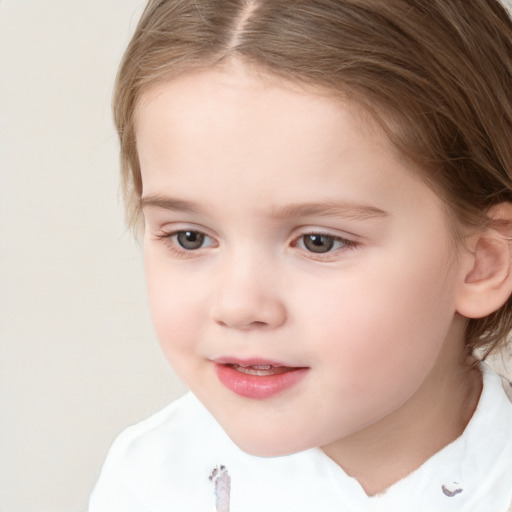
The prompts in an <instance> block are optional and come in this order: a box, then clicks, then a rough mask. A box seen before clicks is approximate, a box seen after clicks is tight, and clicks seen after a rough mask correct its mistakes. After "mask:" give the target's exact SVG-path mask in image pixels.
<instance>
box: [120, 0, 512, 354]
mask: <svg viewBox="0 0 512 512" xmlns="http://www.w3.org/2000/svg"><path fill="white" fill-rule="evenodd" d="M231 56H233V57H236V58H238V59H241V60H242V61H245V62H247V63H250V64H253V65H256V66H258V67H259V68H260V69H263V70H265V71H267V72H270V73H271V74H273V75H278V76H280V77H283V78H285V79H288V80H293V81H300V82H303V83H310V84H314V85H317V86H318V85H319V86H322V87H325V88H327V89H328V90H330V91H333V93H340V92H341V93H343V94H344V95H346V96H348V97H350V98H352V99H354V100H356V101H358V102H359V103H361V104H362V105H364V106H365V107H366V108H367V109H368V110H369V111H370V112H371V113H372V114H373V115H374V116H375V117H376V118H377V119H378V120H379V122H380V123H381V124H382V126H383V128H384V129H385V130H386V133H387V134H388V135H389V137H390V139H391V140H392V142H393V143H394V144H395V145H396V147H397V148H398V149H399V151H400V152H401V153H402V154H403V155H404V156H406V157H407V158H409V159H410V160H411V161H412V162H414V163H415V164H417V166H418V167H419V168H420V169H421V172H422V176H423V178H424V179H425V181H426V182H427V183H428V184H429V185H430V186H431V187H433V188H434V189H435V190H436V191H437V192H438V193H439V194H440V196H441V197H443V199H444V200H445V202H446V204H447V205H448V208H449V211H450V212H451V214H452V215H453V217H454V219H455V220H456V221H457V222H454V225H456V224H457V223H459V224H463V225H469V226H480V227H481V226H484V225H486V224H487V223H488V222H489V219H488V216H487V212H488V211H489V209H490V208H491V207H492V206H493V205H496V204H499V203H500V202H505V201H506V202H512V179H511V178H512V21H511V19H510V17H509V16H508V14H507V12H506V10H505V8H504V7H503V6H502V5H501V4H500V3H499V1H498V0H386V1H382V0H252V1H251V0H150V1H149V3H148V5H147V6H146V9H145V11H144V13H143V15H142V18H141V20H140V22H139V24H138V26H137V29H136V31H135V34H134V36H133V38H132V40H131V42H130V44H129V46H128V48H127V50H126V53H125V55H124V58H123V61H122V63H121V66H120V69H119V73H118V76H117V81H116V87H115V93H114V102H113V106H114V118H115V123H116V127H117V130H118V133H119V137H120V142H121V166H122V177H123V178H122V184H123V191H124V196H125V201H126V209H127V218H128V223H129V224H130V225H131V226H132V227H135V226H136V225H137V224H138V223H139V221H140V218H141V210H140V197H141V194H142V181H141V174H140V167H139V162H138V157H137V147H136V141H135V125H134V123H135V110H136V106H137V103H138V101H139V99H140V97H141V95H142V94H143V93H144V92H145V91H146V90H147V89H148V87H150V86H153V85H155V84H156V83H158V82H162V81H165V80H169V79H170V78H172V77H174V76H178V75H179V74H180V73H184V72H186V71H188V70H191V69H194V68H201V67H208V66H214V65H215V64H217V63H219V62H221V61H222V60H224V59H226V58H229V57H231ZM511 326H512V299H509V300H508V302H507V303H506V304H505V305H504V306H503V307H502V308H501V309H500V310H498V311H497V312H495V313H493V314H491V315H489V316H488V317H486V318H483V319H470V320H468V324H467V331H466V338H467V344H468V348H469V350H472V349H473V348H476V347H484V346H485V347H487V351H488V352H489V351H490V350H491V349H493V348H494V347H495V346H497V345H498V344H500V343H502V342H504V341H505V339H506V336H507V334H508V332H509V330H510V328H511Z"/></svg>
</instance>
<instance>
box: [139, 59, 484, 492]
mask: <svg viewBox="0 0 512 512" xmlns="http://www.w3.org/2000/svg"><path fill="white" fill-rule="evenodd" d="M136 128H137V130H136V132H137V147H138V151H139V156H140V162H141V169H142V179H143V204H144V208H143V212H144V217H145V233H144V256H145V265H146V275H147V284H148V293H149V300H150V307H151V312H152V317H153V321H154V325H155V328H156V332H157V335H158V338H159V340H160V343H161V346H162V349H163V351H164V353H165V355H166V356H167V358H168V360H169V361H170V363H171V364H172V366H173V367H174V369H175V370H176V372H177V373H178V375H179V376H180V377H181V378H182V379H183V381H184V382H185V384H186V385H187V386H188V387H189V388H190V389H191V390H192V391H193V392H194V393H195V394H196V395H197V396H198V398H199V399H200V400H201V401H202V402H203V403H204V404H205V406H206V407H207V408H208V409H209V410H210V411H211V412H212V414H213V415H214V416H215V418H216V419H217V420H218V422H219V423H220V424H221V425H222V427H223V428H224V429H225V431H226V432H227V433H228V435H229V436H230V437H231V438H232V439H233V441H234V442H235V443H237V444H238V445H239V446H240V447H241V448H242V449H243V450H245V451H247V452H249V453H253V454H257V455H262V456H276V455H283V454H288V453H293V452H297V451H300V450H304V449H308V448H312V447H322V448H323V449H324V451H325V452H326V453H327V454H328V455H329V456H330V457H331V458H332V459H333V460H335V461H336V462H337V463H338V464H340V465H341V466H342V467H343V468H344V469H345V471H346V472H347V473H348V474H350V475H352V476H354V477H356V478H357V479H358V480H359V482H360V483H361V485H362V486H363V488H364V489H365V491H366V492H367V493H368V494H375V493H378V492H381V491H383V490H384V489H386V488H387V487H388V486H390V485H391V484H393V483H394V482H396V481H397V480H398V479H400V478H402V477H404V476H405V475H407V474H408V473H410V472H411V471H412V470H414V469H415V468H417V467H418V466H419V465H421V464H422V463H423V462H424V461H425V460H426V459H427V458H429V457H430V456H432V455H433V454H434V453H435V452H436V451H438V450H439V449H441V448H442V447H443V446H445V445H446V444H448V443H449V442H451V441H453V440H454V439H455V438H456V437H458V436H459V435H460V434H461V433H462V431H463V429H464V427H465V425H466V424H467V422H468V421H469V419H470V417H471V414H472V412H473V411H474V408H475V405H476V403H477V400H478V396H479V393H480V377H479V374H478V372H475V371H469V370H468V367H467V365H466V362H465V361H464V335H463V332H464V326H465V320H464V319H463V318H462V317H461V316H460V315H458V313H457V309H458V301H459V297H460V289H461V287H463V286H464V283H465V279H466V274H467V269H468V265H469V263H468V258H469V255H467V254H466V253H465V252H464V251H461V250H458V249H457V248H456V246H455V243H454V241H453V237H452V235H451V231H450V228H449V222H448V217H447V213H446V208H445V207H444V206H443V204H442V202H441V200H440V199H439V198H438V197H437V195H436V194H435V193H434V192H433V191H432V190H431V189H430V188H429V187H427V186H426V185H425V184H424V183H423V182H422V181H421V180H420V179H419V178H418V177H417V176H416V174H415V173H414V172H413V170H412V169H411V166H410V164H407V163H406V162H405V161H404V160H403V159H401V158H400V156H399V155H397V154H396V152H395V150H394V149H393V148H392V147H391V144H390V143H389V141H388V140H387V139H386V137H385V136H384V135H383V134H382V133H381V132H380V130H379V128H378V126H377V125H376V124H375V123H374V122H373V121H372V120H371V119H370V118H369V117H368V116H367V115H365V113H364V112H363V111H362V110H361V109H360V108H359V107H358V106H357V105H354V104H351V103H350V102H348V101H343V100H341V99H339V98H336V99H335V98H333V97H330V96H329V95H326V94H324V93H322V92H321V91H314V90H311V89H309V90H306V89H305V88H302V89H301V88H299V87H298V86H293V85H292V84H290V83H287V82H284V81H281V80H278V79H277V78H271V77H268V76H264V75H262V74H258V73H257V71H256V70H254V69H250V68H248V67H247V66H244V65H242V64H240V63H235V62H231V63H228V64H225V65H223V67H217V68H210V69H206V70H202V71H195V72H191V73H189V74H186V75H182V76H180V77H178V78H176V79H174V80H173V81H170V82H167V83H164V84H160V85H159V86H158V87H155V88H153V89H151V90H149V91H148V92H146V94H145V95H144V96H143V98H142V100H141V101H140V103H139V105H138V110H137V118H136ZM309 203H314V204H316V205H325V204H329V205H330V206H331V208H330V209H329V210H328V211H318V209H316V210H315V209H314V208H297V207H296V206H297V205H304V204H309ZM290 205H293V206H290ZM184 230H188V231H194V232H198V233H202V234H204V235H205V238H204V243H203V245H202V246H200V247H199V248H197V249H193V250H190V249H189V250H187V249H184V248H183V247H182V246H180V243H179V239H178V237H177V236H176V233H177V232H180V231H184ZM312 233H314V234H320V235H324V236H328V237H332V238H330V239H329V238H327V239H323V240H326V241H329V240H331V241H333V242H334V245H333V248H332V249H331V250H328V251H327V252H325V253H314V252H311V251H310V250H309V246H307V245H306V243H305V241H306V238H305V235H308V234H312ZM227 356H229V357H237V358H242V359H247V358H264V359H270V360H274V361H280V362H282V363H285V364H286V365H288V366H301V367H307V368H308V371H307V374H306V375H305V377H304V378H303V379H302V380H301V381H300V382H299V383H298V384H296V385H295V386H293V387H292V388H290V389H287V390H285V391H284V392H282V393H281V394H278V395H277V396H273V397H271V398H267V399H264V400H255V399H251V398H245V397H240V396H238V395H236V394H235V393H233V392H232V391H230V390H229V389H227V388H226V387H225V386H224V385H223V384H221V383H220V382H219V379H218V378H217V375H216V372H215V365H214V363H213V362H212V361H213V360H215V359H216V358H219V357H227Z"/></svg>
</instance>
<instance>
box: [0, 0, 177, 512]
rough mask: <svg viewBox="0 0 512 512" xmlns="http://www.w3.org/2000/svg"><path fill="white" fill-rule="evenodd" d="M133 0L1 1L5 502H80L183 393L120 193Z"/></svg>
mask: <svg viewBox="0 0 512 512" xmlns="http://www.w3.org/2000/svg"><path fill="white" fill-rule="evenodd" d="M142 4H143V2H142V1H141V0H1V1H0V340H1V343H0V511H1V512H84V511H85V510H86V508H87V496H88V494H89V493H90V490H91V487H92V485H93V483H94V481H95V480H96V478H97V475H98V471H99V469H100V466H101V464H102V462H103V459H104V457H105V453H106V450H107V448H108V446H109V445H110V443H111V442H112V440H113V437H114V436H115V435H116V434H117V433H118V432H119V431H120V430H121V429H122V428H123V427H125V426H126V425H128V424H130V423H133V422H135V421H137V420H139V419H142V418H144V417H145V416H147V415H149V414H151V413H152V412H153V411H155V410H157V409H159V408H160V407H162V406H163V405H164V404H165V403H167V402H168V401H170V399H171V398H172V397H174V396H176V395H178V394H179V393H180V392H182V391H183V388H182V387H181V386H180V385H179V384H178V383H177V381H176V379H175V378H174V376H173V374H172V371H171V369H170V368H169V367H168V365H167V363H166V362H165V360H164V358H163V356H162V355H161V354H160V352H159V348H158V345H157V342H156V341H155V337H154V335H153V331H152V328H151V325H150V321H149V318H148V313H147V307H146V302H145V301H146V298H145V289H144V281H143V278H144V276H143V268H142V259H141V252H140V249H139V248H138V247H137V246H136V244H135V242H134V241H133V240H132V237H131V235H130V234H129V233H127V232H126V230H125V227H124V223H123V213H122V205H121V203H120V201H118V160H117V150H118V149H117V148H118V147H117V140H116V137H115V133H114V128H113V126H112V123H111V114H110V97H111V90H112V83H113V80H114V75H115V72H116V68H117V65H118V62H119V59H120V57H121V54H122V51H123V50H124V47H125V46H126V44H127V42H128V40H129V36H130V34H131V32H132V31H133V29H134V28H135V23H136V21H137V19H138V17H139V16H140V13H141V11H142Z"/></svg>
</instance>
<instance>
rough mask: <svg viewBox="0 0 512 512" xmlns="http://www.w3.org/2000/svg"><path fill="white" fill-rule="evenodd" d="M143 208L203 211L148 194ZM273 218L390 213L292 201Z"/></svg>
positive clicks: (365, 216)
mask: <svg viewBox="0 0 512 512" xmlns="http://www.w3.org/2000/svg"><path fill="white" fill-rule="evenodd" d="M140 205H141V208H142V209H144V208H150V207H152V208H162V209H164V210H170V211H176V212H182V213H201V209H200V208H198V207H197V206H196V204H195V203H193V202H191V201H186V200H182V199H176V198H172V197H164V196H160V195H148V196H144V197H142V198H141V199H140ZM271 215H272V218H273V219H279V220H280V219H288V218H294V217H312V216H321V217H343V218H350V219H354V220H371V219H375V218H379V217H388V216H389V213H388V212H386V211H384V210H381V209H380V208H377V207H375V206H370V205H365V204H361V203H357V202H354V201H339V202H338V201H326V202H320V203H319V202H310V203H308V202H306V203H292V204H289V205H286V206H282V207H279V208H276V209H274V210H273V211H272V214H271Z"/></svg>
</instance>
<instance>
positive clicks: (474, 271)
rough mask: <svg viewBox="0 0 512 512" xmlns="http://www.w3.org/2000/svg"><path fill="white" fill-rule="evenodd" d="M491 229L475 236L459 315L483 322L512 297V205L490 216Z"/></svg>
mask: <svg viewBox="0 0 512 512" xmlns="http://www.w3.org/2000/svg"><path fill="white" fill-rule="evenodd" d="M489 216H490V218H491V219H492V222H491V224H490V226H489V227H488V228H487V229H485V230H483V231H481V232H480V233H478V234H475V235H474V236H473V237H471V238H472V243H471V247H470V249H468V252H467V253H466V254H465V255H464V257H463V258H462V259H463V260H464V264H463V266H464V268H463V282H462V283H461V287H460V289H459V294H458V297H457V312H458V313H459V314H460V315H462V316H465V317H466V318H483V317H485V316H487V315H489V314H491V313H493V312H494V311H497V310H498V309H499V308H500V307H501V306H502V305H503V304H504V303H505V302H506V301H507V299H508V298H509V296H510V295H511V293H512V245H511V244H512V241H511V239H510V230H511V229H512V228H511V223H512V204H509V203H502V204H500V205H497V206H496V207H494V208H492V209H491V211H490V212H489Z"/></svg>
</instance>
